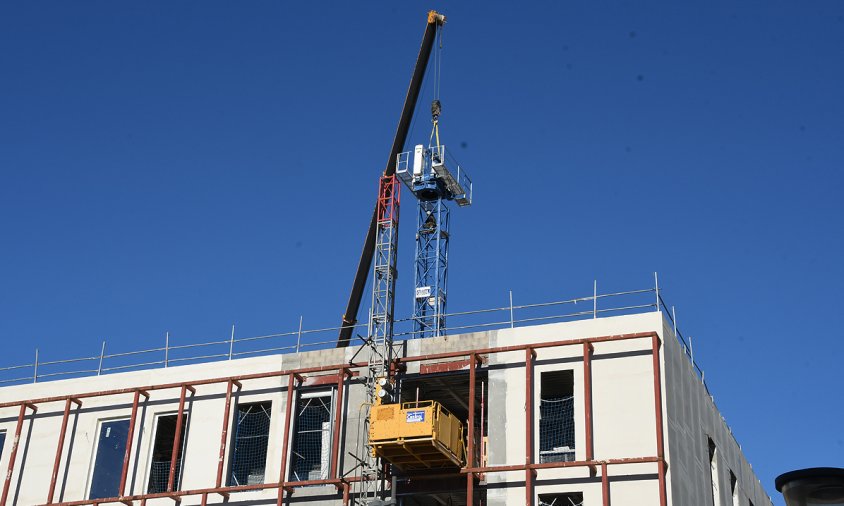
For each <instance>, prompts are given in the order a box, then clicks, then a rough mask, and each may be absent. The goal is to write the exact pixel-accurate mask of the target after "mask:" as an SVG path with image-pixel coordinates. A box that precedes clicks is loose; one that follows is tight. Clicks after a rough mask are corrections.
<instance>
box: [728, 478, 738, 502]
mask: <svg viewBox="0 0 844 506" xmlns="http://www.w3.org/2000/svg"><path fill="white" fill-rule="evenodd" d="M730 494H732V497H733V506H739V493H738V479H737V478H736V475H735V473H733V472H732V471H730Z"/></svg>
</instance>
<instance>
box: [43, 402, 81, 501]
mask: <svg viewBox="0 0 844 506" xmlns="http://www.w3.org/2000/svg"><path fill="white" fill-rule="evenodd" d="M71 404H76V406H77V407H80V408H81V407H82V401H80V400H79V399H68V400H66V401H65V403H64V414H63V415H62V428H61V430H60V431H59V444H58V448H56V459H55V460H54V461H53V473H52V474H51V475H50V491H49V492H48V493H47V504H52V503H53V495H54V494H55V492H56V480H57V479H58V477H59V464H61V461H62V451H63V450H64V437H65V432H67V420H68V418H69V417H70V406H71Z"/></svg>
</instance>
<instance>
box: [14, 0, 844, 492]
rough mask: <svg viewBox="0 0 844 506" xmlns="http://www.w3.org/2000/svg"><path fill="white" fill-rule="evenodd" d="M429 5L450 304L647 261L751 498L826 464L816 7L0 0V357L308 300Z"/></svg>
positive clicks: (836, 442)
mask: <svg viewBox="0 0 844 506" xmlns="http://www.w3.org/2000/svg"><path fill="white" fill-rule="evenodd" d="M431 7H433V8H437V9H440V10H442V11H443V12H445V14H446V15H448V17H449V22H448V24H447V26H446V29H445V33H444V49H443V69H442V81H441V99H442V101H443V117H442V130H441V131H442V135H443V139H444V141H445V143H446V144H447V145H449V146H451V147H452V149H454V150H455V154H456V155H457V157H458V159H459V160H460V161H461V162H462V163H463V164H464V165H465V166H466V167H467V168H468V169H469V170H470V171H471V174H472V176H473V179H474V181H475V184H476V186H475V191H476V203H475V205H474V206H472V207H471V208H469V209H458V210H455V211H454V214H453V225H452V227H453V239H452V241H453V242H452V247H451V252H450V261H451V263H450V266H451V271H450V282H449V295H450V300H449V305H450V309H451V310H468V309H476V308H483V307H490V306H501V305H505V304H506V302H507V293H508V290H512V291H513V292H514V297H515V299H516V303H527V302H542V301H548V300H558V299H565V298H570V297H574V296H583V295H589V294H590V293H591V287H592V281H593V280H594V279H597V280H598V283H599V287H600V288H601V291H610V290H624V289H631V288H643V287H648V286H651V283H652V272H654V271H659V273H660V280H661V285H662V287H663V288H664V293H665V296H666V299H667V300H668V301H669V303H670V304H674V305H676V306H677V312H678V317H679V319H680V323H681V327H682V328H683V329H684V332H685V333H686V334H691V335H692V336H694V339H695V353H696V358H698V359H699V361H700V362H701V363H702V364H703V366H704V368H705V370H706V377H707V381H708V383H709V385H710V388H711V390H712V392H713V393H714V395H715V400H716V402H717V403H718V405H719V407H720V408H721V410H722V411H723V413H724V415H725V417H726V419H727V420H728V421H729V423H730V424H731V426H732V428H733V430H734V433H735V434H736V436H737V438H738V440H739V441H740V442H741V443H742V446H743V448H744V451H745V453H746V454H747V456H748V458H749V460H750V461H751V463H752V464H753V465H754V468H755V469H756V471H757V472H758V474H759V476H760V478H761V479H762V480H763V483H764V484H765V486H766V487H767V489H768V490H769V492H770V493H771V495H773V496H774V497H775V501H779V498H778V497H776V494H775V492H774V490H773V485H772V482H773V478H774V477H775V476H776V475H777V474H779V473H780V472H783V471H786V470H790V469H794V468H799V467H808V466H818V465H833V466H834V465H837V466H841V465H842V461H841V456H842V455H844V436H842V435H841V432H840V427H841V420H842V418H844V407H842V406H843V405H842V403H841V402H840V401H841V394H840V388H839V387H840V384H841V379H840V370H839V364H838V362H839V360H840V357H841V356H842V351H844V345H842V344H841V343H842V339H841V338H842V335H841V330H840V326H839V325H837V317H838V316H839V315H840V314H841V311H840V287H841V286H842V285H844V279H842V278H844V267H842V262H841V261H840V258H841V250H842V246H844V240H842V233H841V229H842V216H844V214H843V213H842V211H844V204H842V199H841V197H840V195H841V193H842V190H844V184H842V183H844V178H842V175H841V168H842V162H844V142H842V135H844V94H842V93H841V90H842V89H844V70H843V67H842V65H841V62H842V61H844V5H842V4H841V3H840V2H835V1H816V2H811V3H808V2H781V1H770V2H761V1H759V2H744V3H742V4H741V5H739V4H736V3H732V2H706V3H705V4H703V3H701V4H698V5H679V4H678V3H667V2H666V3H651V2H646V3H639V2H585V1H581V2H574V1H564V2H536V3H531V4H528V5H518V6H516V5H513V4H509V3H497V2H483V3H480V2H477V3H472V2H460V3H455V4H454V5H443V2H433V3H423V2H410V1H408V2H387V1H380V2H365V3H362V4H361V3H360V2H358V3H340V2H337V3H327V2H304V3H296V4H294V3H282V2H269V1H253V2H238V3H235V2H218V1H206V2H178V3H174V2H143V3H142V2H134V3H129V2H121V3H115V2H106V1H101V2H95V1H89V2H47V1H44V2H6V3H4V4H2V6H0V49H2V50H0V68H1V69H2V73H0V139H2V141H0V171H2V183H0V217H2V218H0V230H2V237H3V242H2V248H0V276H1V277H2V287H3V288H2V290H0V314H2V317H0V336H2V339H3V341H4V343H6V348H5V353H4V356H3V360H2V364H0V365H11V364H16V363H21V362H26V361H30V360H31V359H32V355H33V353H34V348H36V347H38V348H39V349H40V350H41V353H42V356H43V358H44V359H54V358H65V357H67V356H69V355H92V354H96V353H97V352H98V351H99V346H100V343H101V341H102V340H103V339H106V340H108V342H109V347H110V349H121V350H129V349H137V348H142V347H150V346H155V345H159V344H162V343H163V339H164V333H165V332H168V331H169V332H170V333H171V336H172V338H173V339H174V340H175V341H179V342H191V341H196V340H202V339H210V338H213V339H218V338H223V339H224V338H226V337H227V335H228V333H229V332H230V328H231V325H232V324H233V323H235V324H236V325H237V329H238V334H239V335H250V334H251V335H256V334H261V333H268V332H278V331H288V330H293V329H295V328H296V326H297V325H298V318H299V315H304V318H305V321H306V326H309V327H312V328H313V327H316V326H320V325H324V326H331V325H336V324H337V323H338V321H339V316H340V315H341V314H342V311H343V308H344V304H345V298H346V296H347V293H348V289H349V286H350V283H351V280H352V276H353V272H354V268H355V265H356V262H357V258H358V255H359V252H360V247H361V243H362V240H363V234H364V232H365V227H366V225H367V223H368V219H369V215H370V213H371V209H372V205H373V201H374V195H375V189H376V181H377V176H378V175H379V174H380V172H381V171H382V170H383V166H384V163H385V161H386V156H387V153H388V150H389V145H390V142H391V140H392V136H393V132H394V129H395V125H396V121H397V119H398V113H399V110H400V108H401V103H402V100H403V98H404V93H405V90H406V86H407V81H408V79H409V76H410V71H411V67H412V64H413V61H414V59H415V55H416V52H417V49H418V46H419V39H420V37H421V32H422V28H423V24H424V13H425V12H426V11H427V9H429V8H431ZM431 88H432V87H431V86H430V83H429V85H428V86H427V87H426V91H425V95H423V106H422V109H421V113H422V114H421V115H419V116H418V118H417V122H416V126H415V127H414V132H413V138H412V139H411V142H412V143H416V142H423V141H426V140H427V135H428V128H429V123H428V119H427V112H426V110H427V102H428V101H429V100H430V98H431ZM406 202H408V203H409V202H412V200H410V199H406ZM403 215H404V220H403V226H402V236H401V238H400V241H401V245H400V249H401V251H402V253H401V258H400V263H401V266H402V267H401V268H402V271H401V272H402V274H401V275H400V276H401V277H400V281H399V288H398V293H399V299H398V302H397V307H398V313H399V314H400V315H403V316H404V315H407V314H408V313H409V311H410V307H411V288H412V274H411V272H412V271H411V257H410V254H411V252H412V247H413V245H412V232H413V231H412V227H413V223H412V221H413V220H412V216H413V211H412V208H411V206H409V205H406V206H405V209H404V211H403ZM804 413H805V414H804Z"/></svg>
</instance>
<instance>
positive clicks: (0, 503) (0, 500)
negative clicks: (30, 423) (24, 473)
mask: <svg viewBox="0 0 844 506" xmlns="http://www.w3.org/2000/svg"><path fill="white" fill-rule="evenodd" d="M26 408H30V409H32V413H33V414H35V413H36V412H37V411H38V408H36V407H35V405H34V404H30V403H26V402H24V403H23V404H21V410H20V413H19V414H18V423H17V425H15V439H14V440H13V441H12V453H11V455H9V467H8V468H7V470H6V480H5V481H4V482H3V496H2V497H0V506H6V499H7V498H8V497H9V487H10V486H11V484H12V474H14V472H15V459H16V457H17V456H18V447H19V446H20V441H21V431H22V430H23V419H24V417H26Z"/></svg>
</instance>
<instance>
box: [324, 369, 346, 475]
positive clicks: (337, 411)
mask: <svg viewBox="0 0 844 506" xmlns="http://www.w3.org/2000/svg"><path fill="white" fill-rule="evenodd" d="M346 374H348V371H347V370H346V369H341V370H340V374H339V375H338V378H337V404H336V407H335V408H334V435H333V437H332V442H331V474H330V475H329V476H330V477H331V478H332V479H334V478H337V475H338V474H339V467H340V432H341V429H342V427H343V390H344V389H345V386H346Z"/></svg>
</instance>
